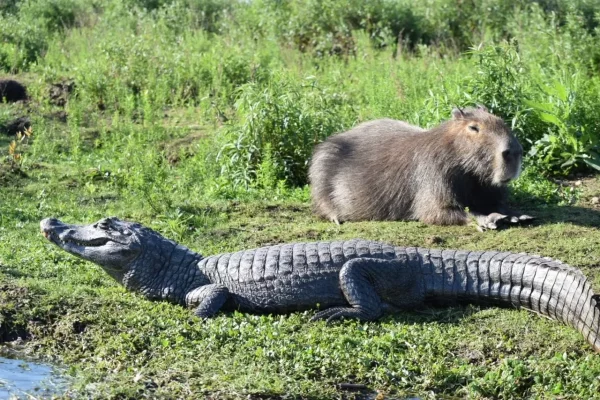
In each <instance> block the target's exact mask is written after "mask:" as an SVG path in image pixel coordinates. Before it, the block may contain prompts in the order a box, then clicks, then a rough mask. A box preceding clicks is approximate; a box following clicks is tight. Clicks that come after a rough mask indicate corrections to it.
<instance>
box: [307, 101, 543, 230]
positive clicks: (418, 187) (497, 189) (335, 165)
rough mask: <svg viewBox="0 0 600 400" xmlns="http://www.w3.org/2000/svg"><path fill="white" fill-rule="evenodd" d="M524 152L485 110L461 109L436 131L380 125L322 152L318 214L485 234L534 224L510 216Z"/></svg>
mask: <svg viewBox="0 0 600 400" xmlns="http://www.w3.org/2000/svg"><path fill="white" fill-rule="evenodd" d="M522 158H523V148H522V147H521V145H520V144H519V141H518V140H517V138H516V137H515V136H514V134H513V133H512V131H511V130H510V128H509V127H508V126H507V125H506V123H505V122H504V121H503V120H502V119H501V118H498V117H497V116H495V115H493V114H491V113H490V112H488V110H487V109H486V108H485V107H483V106H477V108H470V107H469V108H465V109H459V108H456V109H454V110H453V111H452V119H451V120H449V121H446V122H444V123H442V124H441V125H439V126H436V127H434V128H432V129H430V130H424V129H421V128H419V127H416V126H413V125H410V124H407V123H406V122H402V121H397V120H392V119H380V120H375V121H370V122H365V123H363V124H360V125H358V126H356V127H355V128H353V129H351V130H349V131H347V132H343V133H339V134H336V135H333V136H331V137H329V138H328V139H327V140H325V141H324V142H323V143H321V144H319V145H317V146H316V148H315V151H314V154H313V157H312V160H311V163H310V168H309V179H310V184H311V195H312V201H313V207H314V211H315V212H316V213H317V214H319V215H321V216H323V217H325V218H329V219H330V220H332V221H334V222H336V223H339V222H343V221H357V220H419V221H422V222H424V223H428V224H440V225H450V224H466V223H468V222H469V220H470V219H471V218H474V219H475V220H476V222H477V225H478V228H479V229H480V230H485V229H496V228H497V227H498V224H499V223H500V222H511V223H517V222H519V221H523V220H529V219H532V217H530V216H528V215H521V214H519V213H516V212H513V211H510V210H509V209H508V208H507V205H506V202H507V195H508V189H507V184H508V183H509V182H510V181H511V180H512V179H515V178H517V177H518V176H519V173H520V171H521V161H522Z"/></svg>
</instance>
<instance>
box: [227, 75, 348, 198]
mask: <svg viewBox="0 0 600 400" xmlns="http://www.w3.org/2000/svg"><path fill="white" fill-rule="evenodd" d="M235 107H236V119H235V120H234V121H233V122H231V123H229V124H228V125H226V127H225V128H224V132H223V135H224V136H223V137H224V139H225V140H224V141H225V143H224V144H223V146H222V148H221V151H220V154H219V157H218V162H219V163H220V165H221V168H222V173H223V174H224V175H226V176H227V177H228V178H229V179H230V180H231V182H232V183H233V184H234V185H242V186H248V185H250V184H251V183H252V182H255V180H256V177H257V171H258V170H259V166H260V165H261V162H262V161H263V157H264V156H265V154H266V153H265V151H266V150H267V149H269V154H270V155H269V157H270V158H271V159H272V164H273V165H272V168H274V171H275V172H272V173H271V174H272V175H273V176H275V177H276V178H277V179H278V180H284V181H285V182H286V183H287V184H288V185H291V186H298V185H303V184H305V183H306V182H307V180H306V174H307V166H308V160H309V158H310V155H311V153H312V149H313V146H314V145H315V144H317V143H319V142H320V141H322V140H323V139H324V138H326V137H327V136H329V135H331V134H333V133H335V132H338V131H341V130H343V129H344V128H346V127H348V126H349V125H350V124H351V123H352V120H353V114H354V113H353V110H352V107H351V105H350V102H349V99H348V98H347V96H346V95H345V94H344V93H340V92H338V91H336V90H334V89H332V88H326V87H321V86H319V84H318V81H317V80H316V79H315V78H314V77H308V78H305V79H304V80H301V81H295V80H293V79H290V78H289V77H286V76H281V75H280V76H278V77H276V78H275V79H274V81H272V82H271V83H270V84H269V85H268V86H261V85H258V84H254V83H252V84H247V85H244V86H242V88H241V89H240V94H239V98H238V100H237V102H236V105H235Z"/></svg>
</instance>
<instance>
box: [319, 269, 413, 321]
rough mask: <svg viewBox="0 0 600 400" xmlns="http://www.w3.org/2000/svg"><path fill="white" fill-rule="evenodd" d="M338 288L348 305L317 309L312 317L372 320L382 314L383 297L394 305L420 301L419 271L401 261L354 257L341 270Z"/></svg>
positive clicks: (405, 304)
mask: <svg viewBox="0 0 600 400" xmlns="http://www.w3.org/2000/svg"><path fill="white" fill-rule="evenodd" d="M339 276H340V288H341V289H342V292H343V293H344V296H345V297H346V300H347V301H348V304H349V305H350V307H332V308H328V309H326V310H323V311H320V312H318V313H317V314H316V315H315V316H314V317H313V318H312V320H313V321H314V320H318V319H326V320H327V321H328V322H329V321H332V320H335V319H340V318H342V317H346V318H356V319H359V320H362V321H372V320H375V319H377V318H379V317H381V315H382V314H383V310H384V306H385V304H384V303H383V301H382V297H383V298H385V295H387V296H388V297H391V298H393V301H391V303H393V304H392V306H394V307H408V306H410V305H411V304H415V303H419V302H420V301H421V300H422V299H421V297H420V292H419V289H420V288H419V285H418V284H417V280H418V278H419V275H418V274H415V273H414V271H413V270H412V269H411V268H410V267H409V266H408V265H407V264H406V263H404V262H402V261H400V260H385V259H378V258H354V259H352V260H349V261H347V262H346V263H345V264H344V266H343V267H342V269H341V270H340V275H339Z"/></svg>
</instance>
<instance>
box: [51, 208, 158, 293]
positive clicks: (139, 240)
mask: <svg viewBox="0 0 600 400" xmlns="http://www.w3.org/2000/svg"><path fill="white" fill-rule="evenodd" d="M40 229H41V231H42V234H43V235H44V236H45V237H46V238H47V239H48V240H50V241H51V242H52V243H54V244H56V245H57V246H58V247H60V248H61V249H63V250H65V251H67V252H69V253H71V254H73V255H76V256H78V257H81V258H83V259H84V260H88V261H91V262H93V263H96V264H99V265H101V266H102V267H103V268H104V269H105V270H106V272H108V273H109V274H110V275H111V276H112V277H113V278H115V279H116V280H117V281H119V282H122V281H123V277H124V276H125V275H126V274H127V272H129V270H130V269H131V268H132V266H133V265H134V263H135V260H136V259H137V258H139V257H140V255H141V254H142V252H143V249H144V247H145V244H144V242H146V241H147V240H145V238H144V237H145V236H148V234H149V233H154V232H153V231H150V230H149V229H147V228H144V227H143V226H142V225H140V224H138V223H133V222H126V221H121V220H119V219H118V218H116V217H111V218H103V219H101V220H100V221H98V222H96V223H93V224H90V225H70V224H65V223H63V222H61V221H59V220H58V219H55V218H46V219H44V220H42V221H41V222H40Z"/></svg>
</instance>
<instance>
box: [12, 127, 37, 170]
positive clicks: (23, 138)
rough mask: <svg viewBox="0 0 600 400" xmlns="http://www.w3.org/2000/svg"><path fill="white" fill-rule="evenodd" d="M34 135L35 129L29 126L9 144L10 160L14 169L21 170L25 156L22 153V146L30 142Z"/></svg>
mask: <svg viewBox="0 0 600 400" xmlns="http://www.w3.org/2000/svg"><path fill="white" fill-rule="evenodd" d="M32 136H33V130H32V129H31V127H28V128H27V129H25V131H23V132H18V133H17V135H16V139H14V140H12V141H11V142H10V144H9V145H8V162H9V164H10V167H11V169H12V170H20V169H21V165H22V164H23V157H22V153H21V147H22V145H23V144H25V143H27V142H29V139H30V138H31V137H32Z"/></svg>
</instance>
